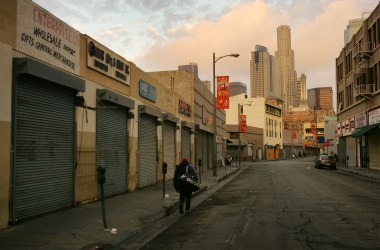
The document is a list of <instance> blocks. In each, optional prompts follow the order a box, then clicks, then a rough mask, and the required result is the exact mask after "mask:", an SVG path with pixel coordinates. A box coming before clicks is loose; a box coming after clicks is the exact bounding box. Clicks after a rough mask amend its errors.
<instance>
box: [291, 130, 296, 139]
mask: <svg viewBox="0 0 380 250" xmlns="http://www.w3.org/2000/svg"><path fill="white" fill-rule="evenodd" d="M292 139H293V140H295V139H297V131H295V130H292Z"/></svg>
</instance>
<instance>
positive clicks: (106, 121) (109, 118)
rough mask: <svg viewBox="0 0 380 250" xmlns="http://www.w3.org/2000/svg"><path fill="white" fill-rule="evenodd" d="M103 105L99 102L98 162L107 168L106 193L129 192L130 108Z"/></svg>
mask: <svg viewBox="0 0 380 250" xmlns="http://www.w3.org/2000/svg"><path fill="white" fill-rule="evenodd" d="M101 105H102V106H101ZM103 105H104V102H102V103H101V104H99V107H98V117H97V118H98V129H97V131H98V162H99V164H100V165H102V166H103V167H105V170H106V173H105V176H106V182H105V184H104V195H105V196H106V197H110V196H115V195H117V194H121V193H125V192H127V172H128V171H127V169H128V162H127V153H128V148H127V145H128V135H127V131H128V130H127V112H128V109H126V108H123V107H120V106H117V105H113V106H103ZM98 194H99V195H100V192H98ZM99 195H98V196H99Z"/></svg>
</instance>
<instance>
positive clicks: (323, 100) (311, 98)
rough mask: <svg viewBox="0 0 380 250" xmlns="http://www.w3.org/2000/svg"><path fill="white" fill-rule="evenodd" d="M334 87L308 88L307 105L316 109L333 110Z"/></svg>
mask: <svg viewBox="0 0 380 250" xmlns="http://www.w3.org/2000/svg"><path fill="white" fill-rule="evenodd" d="M332 94H333V91H332V87H321V88H313V89H308V90H307V105H308V106H309V108H311V109H313V108H314V107H315V109H316V110H327V111H332V110H333V101H332V99H333V96H332Z"/></svg>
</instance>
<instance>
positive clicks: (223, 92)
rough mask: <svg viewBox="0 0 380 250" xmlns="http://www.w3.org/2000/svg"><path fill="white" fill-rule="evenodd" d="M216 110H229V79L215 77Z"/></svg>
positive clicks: (227, 77) (226, 77)
mask: <svg viewBox="0 0 380 250" xmlns="http://www.w3.org/2000/svg"><path fill="white" fill-rule="evenodd" d="M216 83H217V89H216V108H217V109H229V108H230V77H229V76H217V77H216Z"/></svg>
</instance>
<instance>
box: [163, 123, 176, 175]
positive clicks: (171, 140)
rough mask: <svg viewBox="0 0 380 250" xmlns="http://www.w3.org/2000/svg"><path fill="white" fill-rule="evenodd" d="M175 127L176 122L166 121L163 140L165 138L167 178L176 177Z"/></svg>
mask: <svg viewBox="0 0 380 250" xmlns="http://www.w3.org/2000/svg"><path fill="white" fill-rule="evenodd" d="M175 129H176V124H175V123H174V122H169V121H164V124H163V137H164V138H163V140H164V161H165V162H166V163H167V164H168V171H167V174H166V178H167V179H172V178H173V177H174V171H175V165H176V162H175V144H176V143H175Z"/></svg>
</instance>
